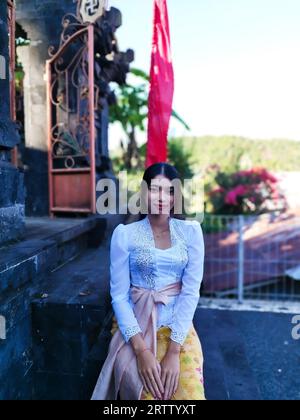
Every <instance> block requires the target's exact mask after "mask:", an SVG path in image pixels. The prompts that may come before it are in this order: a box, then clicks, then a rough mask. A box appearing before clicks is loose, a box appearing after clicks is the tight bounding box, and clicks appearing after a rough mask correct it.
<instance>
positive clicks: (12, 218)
mask: <svg viewBox="0 0 300 420" xmlns="http://www.w3.org/2000/svg"><path fill="white" fill-rule="evenodd" d="M24 217H25V206H24V205H22V204H16V205H14V206H10V207H4V208H3V207H2V208H0V244H1V243H4V242H9V241H12V240H14V239H16V238H17V237H19V236H20V235H21V234H22V233H23V231H24V228H25V224H24Z"/></svg>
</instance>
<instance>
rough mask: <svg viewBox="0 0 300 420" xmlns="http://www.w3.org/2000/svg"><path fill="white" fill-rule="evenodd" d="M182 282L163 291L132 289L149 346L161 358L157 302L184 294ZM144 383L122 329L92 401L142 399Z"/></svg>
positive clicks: (113, 340)
mask: <svg viewBox="0 0 300 420" xmlns="http://www.w3.org/2000/svg"><path fill="white" fill-rule="evenodd" d="M181 287H182V283H181V282H180V281H179V282H176V283H172V284H169V285H168V286H166V287H164V288H163V289H160V290H153V289H147V288H142V287H137V286H133V287H131V289H130V290H131V298H132V301H133V303H134V304H135V305H134V313H135V316H136V319H137V321H138V323H139V326H140V328H141V330H142V332H143V337H144V340H145V343H146V345H147V347H149V348H150V349H151V350H152V352H153V354H154V355H155V357H156V355H157V342H156V334H157V308H156V303H163V304H165V305H166V304H167V303H168V300H169V299H168V297H169V296H176V295H178V294H180V291H181ZM142 391H143V383H142V381H141V379H140V375H139V372H138V366H137V359H136V355H135V353H134V351H133V349H132V345H131V343H129V342H128V343H126V342H125V340H124V338H123V336H122V333H121V331H120V330H119V329H118V330H117V331H116V332H115V333H114V335H113V337H112V339H111V342H110V345H109V349H108V355H107V358H106V360H105V362H104V365H103V367H102V369H101V373H100V375H99V378H98V381H97V384H96V387H95V389H94V392H93V396H92V398H91V399H92V400H116V399H117V397H118V392H120V398H121V400H140V398H141V394H142Z"/></svg>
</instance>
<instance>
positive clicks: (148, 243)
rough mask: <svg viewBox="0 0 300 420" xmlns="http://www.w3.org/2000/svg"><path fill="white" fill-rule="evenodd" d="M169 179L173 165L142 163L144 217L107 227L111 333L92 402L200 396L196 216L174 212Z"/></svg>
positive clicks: (200, 249) (200, 256)
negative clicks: (144, 166)
mask: <svg viewBox="0 0 300 420" xmlns="http://www.w3.org/2000/svg"><path fill="white" fill-rule="evenodd" d="M176 182H177V185H178V182H180V177H179V174H178V172H177V170H176V169H175V168H174V167H173V166H171V165H169V164H167V163H158V164H155V165H152V166H150V167H149V168H148V169H147V170H146V171H145V173H144V176H143V182H142V184H143V185H146V188H145V189H142V194H141V201H142V202H141V204H142V207H143V206H144V207H146V210H147V214H146V215H142V217H141V219H140V220H139V221H137V222H134V223H131V224H128V225H124V224H120V225H118V226H117V227H116V228H115V230H114V232H113V235H112V238H111V248H110V256H111V265H110V274H111V280H110V286H111V291H110V292H111V297H112V306H113V310H114V314H115V318H114V325H113V328H112V330H111V333H112V335H113V337H112V340H111V343H110V346H109V352H108V356H107V358H106V361H105V363H104V365H103V367H102V370H101V373H100V376H99V379H98V382H97V385H96V387H95V390H94V393H93V396H92V399H93V400H107V399H118V397H119V398H120V399H121V400H140V399H141V400H151V399H158V400H169V399H173V400H205V395H204V386H203V374H202V367H203V355H202V349H201V344H200V341H199V337H198V335H197V332H196V330H195V328H194V325H193V317H194V313H195V310H196V307H197V304H198V300H199V294H200V286H201V283H202V278H203V263H204V241H203V234H202V229H201V225H200V224H199V223H198V222H197V221H187V220H184V219H183V218H182V217H181V216H180V215H179V214H177V213H175V209H176V208H177V206H176V205H175V204H177V203H178V201H176V200H178V199H179V197H177V196H175V191H177V189H175V187H174V185H175V184H176ZM180 198H181V199H182V193H181V191H180Z"/></svg>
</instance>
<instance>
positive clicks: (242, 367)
mask: <svg viewBox="0 0 300 420" xmlns="http://www.w3.org/2000/svg"><path fill="white" fill-rule="evenodd" d="M291 320H292V315H287V314H275V313H262V312H249V311H245V312H241V311H239V312H238V311H228V310H211V309H197V311H196V314H195V318H194V324H195V327H196V329H197V331H198V334H199V337H200V339H201V342H202V346H203V351H204V357H205V367H204V374H205V382H206V393H207V398H208V399H211V400H252V399H262V400H300V341H295V340H293V339H292V334H291V332H292V328H293V325H292V323H291Z"/></svg>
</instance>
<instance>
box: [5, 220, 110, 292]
mask: <svg viewBox="0 0 300 420" xmlns="http://www.w3.org/2000/svg"><path fill="white" fill-rule="evenodd" d="M105 230H106V221H105V220H103V219H100V218H98V217H97V216H91V217H89V218H87V219H84V220H82V219H81V220H79V221H78V220H70V219H60V220H52V219H50V218H29V219H25V230H24V234H23V235H22V238H21V240H20V241H19V242H18V243H15V244H12V245H9V246H6V247H2V248H1V253H0V292H1V293H3V292H4V291H6V290H8V289H17V288H18V287H20V286H23V285H24V284H26V283H27V282H31V283H32V284H34V283H35V281H36V279H38V278H39V276H40V275H42V274H43V273H45V272H47V271H51V270H54V269H55V268H56V267H58V266H60V265H62V264H64V263H65V262H67V261H68V260H70V259H71V258H72V257H74V256H76V255H78V254H79V253H81V252H83V250H84V249H86V247H87V246H89V243H90V242H92V241H93V240H94V242H96V243H97V241H98V243H100V242H101V241H102V239H103V237H104V234H105ZM94 236H96V237H97V238H96V239H97V241H96V239H95V238H94ZM92 246H94V244H92Z"/></svg>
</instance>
